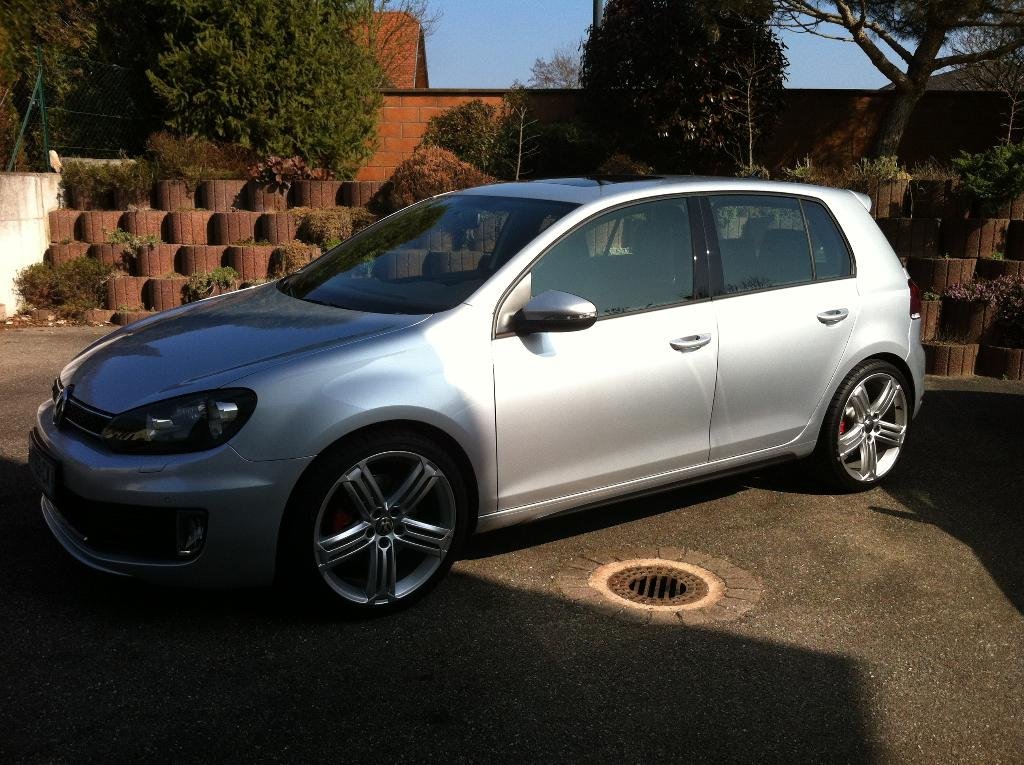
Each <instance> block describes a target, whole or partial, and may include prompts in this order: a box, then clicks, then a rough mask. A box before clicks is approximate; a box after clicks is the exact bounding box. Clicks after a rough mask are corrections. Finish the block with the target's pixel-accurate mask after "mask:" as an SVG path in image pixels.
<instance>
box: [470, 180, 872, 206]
mask: <svg viewBox="0 0 1024 765" xmlns="http://www.w3.org/2000/svg"><path fill="white" fill-rule="evenodd" d="M715 191H731V192H760V193H775V194H803V195H807V196H813V197H819V198H828V197H830V196H833V195H836V194H842V195H848V194H854V196H856V197H857V198H858V199H860V201H861V203H862V204H865V206H867V205H868V204H869V202H868V201H867V197H866V196H865V195H861V194H855V193H854V192H850V191H846V190H845V189H834V188H828V187H825V186H811V185H809V184H805V183H793V182H790V181H765V180H761V179H760V178H729V177H715V176H703V175H587V176H578V177H570V178H545V179H541V180H536V181H520V182H511V183H493V184H490V185H488V186H476V187H474V188H472V189H464V190H463V191H459V192H456V193H458V194H481V195H488V196H504V197H523V198H528V199H548V200H553V201H559V202H575V203H576V204H580V205H585V204H588V203H590V202H596V201H598V200H607V201H611V200H615V199H619V198H621V199H623V200H627V199H633V198H641V197H645V196H653V195H657V194H683V193H687V192H689V193H694V192H715Z"/></svg>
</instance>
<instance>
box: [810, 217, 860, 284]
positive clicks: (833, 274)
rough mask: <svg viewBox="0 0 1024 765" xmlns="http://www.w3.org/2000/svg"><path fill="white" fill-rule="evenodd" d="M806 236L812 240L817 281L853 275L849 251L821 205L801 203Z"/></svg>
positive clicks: (833, 222) (834, 223)
mask: <svg viewBox="0 0 1024 765" xmlns="http://www.w3.org/2000/svg"><path fill="white" fill-rule="evenodd" d="M802 204H803V207H804V218H805V219H806V221H807V233H808V235H809V236H810V239H811V254H812V257H813V259H814V275H815V277H816V278H817V279H839V278H842V277H844V276H849V275H850V274H852V273H853V262H852V258H851V256H850V248H849V247H848V246H847V244H846V240H845V239H844V238H843V235H842V234H841V233H840V232H839V228H838V227H837V226H836V222H835V221H834V220H833V219H832V216H831V215H829V213H828V210H826V209H825V206H824V205H823V204H821V203H820V202H812V201H810V200H807V199H804V200H802Z"/></svg>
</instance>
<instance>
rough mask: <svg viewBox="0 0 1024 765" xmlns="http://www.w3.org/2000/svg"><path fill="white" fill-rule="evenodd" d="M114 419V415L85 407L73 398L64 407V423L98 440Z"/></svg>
mask: <svg viewBox="0 0 1024 765" xmlns="http://www.w3.org/2000/svg"><path fill="white" fill-rule="evenodd" d="M112 419H114V418H113V415H109V414H107V413H106V412H101V411H99V410H98V409H93V408H91V407H88V406H85V405H84V404H82V403H81V402H80V401H76V400H75V399H73V398H68V403H67V405H65V407H64V422H66V423H67V424H68V425H71V426H73V427H76V428H78V429H79V430H81V431H82V432H84V433H88V434H89V435H91V436H96V437H97V438H99V437H100V435H101V434H102V433H103V429H104V428H105V427H107V424H108V423H109V422H110V421H111V420H112Z"/></svg>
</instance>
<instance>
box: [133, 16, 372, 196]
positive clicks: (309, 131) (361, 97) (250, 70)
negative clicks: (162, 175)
mask: <svg viewBox="0 0 1024 765" xmlns="http://www.w3.org/2000/svg"><path fill="white" fill-rule="evenodd" d="M162 5H163V6H164V7H166V8H167V9H168V10H167V22H166V25H165V26H166V43H165V46H164V50H163V52H162V53H160V54H159V56H158V57H157V61H156V65H155V66H154V67H153V68H152V70H151V71H149V72H147V75H148V76H149V80H150V83H151V84H152V86H153V89H154V91H155V92H156V94H157V96H158V97H159V98H160V99H161V100H162V101H163V102H164V104H165V105H166V112H167V115H168V119H167V125H168V127H169V128H170V129H172V130H174V131H175V132H177V133H179V134H182V135H202V136H206V137H208V138H210V139H213V140H217V141H225V142H229V143H238V144H241V145H243V146H246V147H249V148H251V149H253V150H254V151H256V153H257V154H259V155H261V156H265V155H269V154H274V155H277V156H282V157H287V156H292V155H294V154H298V155H299V156H301V157H303V158H305V159H306V160H307V161H310V162H313V163H315V164H317V165H319V166H322V167H328V168H330V169H332V170H333V171H335V172H337V173H339V174H341V175H342V176H345V177H351V176H352V175H353V174H354V173H355V171H356V170H357V169H358V168H359V167H360V166H361V165H362V163H363V162H364V161H365V160H366V159H367V158H369V157H370V156H371V155H372V153H373V151H374V148H375V140H376V125H377V117H378V109H379V108H380V105H381V102H382V98H383V97H382V95H381V93H380V90H379V88H378V84H379V83H380V82H381V80H382V79H383V77H382V72H381V69H380V65H379V64H378V62H377V59H376V57H375V56H374V53H373V51H372V50H371V48H370V46H368V45H366V44H365V42H364V40H363V39H362V38H365V35H366V29H367V24H368V23H369V22H370V18H371V17H370V15H369V14H371V13H372V12H373V9H374V4H373V3H365V2H358V3H357V2H329V3H310V2H307V0H251V2H247V3H226V2H222V0H166V2H165V3H163V4H162Z"/></svg>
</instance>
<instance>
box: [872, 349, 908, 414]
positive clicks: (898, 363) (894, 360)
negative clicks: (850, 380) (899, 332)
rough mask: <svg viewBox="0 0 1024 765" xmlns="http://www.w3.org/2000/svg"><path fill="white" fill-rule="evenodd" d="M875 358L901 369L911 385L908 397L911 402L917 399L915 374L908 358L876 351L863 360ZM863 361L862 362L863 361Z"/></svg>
mask: <svg viewBox="0 0 1024 765" xmlns="http://www.w3.org/2000/svg"><path fill="white" fill-rule="evenodd" d="M873 359H879V360H880V361H886V362H888V363H890V364H892V365H893V366H894V367H896V368H897V369H898V370H900V373H901V374H902V375H903V377H904V378H905V379H906V381H907V385H908V386H909V387H910V395H909V396H908V397H907V398H908V400H909V401H910V402H911V403H913V402H914V401H917V391H916V390H915V389H914V375H913V373H912V372H911V371H910V365H909V364H907V362H906V359H902V358H900V357H899V356H897V355H896V354H894V353H876V354H874V355H872V356H868V357H866V358H865V359H864V360H863V361H871V360H873ZM863 361H862V362H860V363H863ZM911 409H913V406H911Z"/></svg>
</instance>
